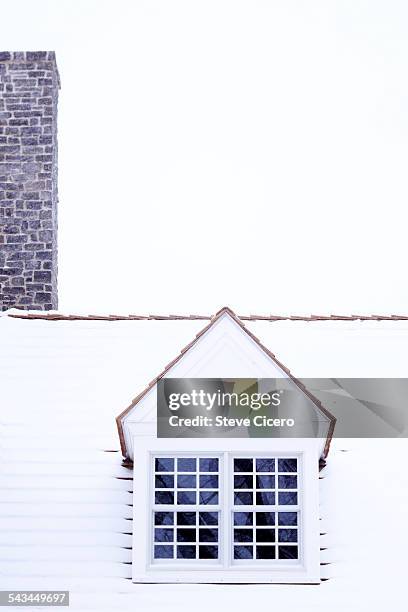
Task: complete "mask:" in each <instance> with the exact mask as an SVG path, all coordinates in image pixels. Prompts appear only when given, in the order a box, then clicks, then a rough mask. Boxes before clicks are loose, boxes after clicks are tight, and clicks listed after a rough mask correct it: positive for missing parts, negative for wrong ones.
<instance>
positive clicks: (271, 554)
mask: <svg viewBox="0 0 408 612" xmlns="http://www.w3.org/2000/svg"><path fill="white" fill-rule="evenodd" d="M256 558H257V559H275V547H274V546H257V547H256Z"/></svg>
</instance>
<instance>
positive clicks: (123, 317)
mask: <svg viewBox="0 0 408 612" xmlns="http://www.w3.org/2000/svg"><path fill="white" fill-rule="evenodd" d="M0 316H8V317H11V318H15V319H44V320H46V321H194V320H203V321H210V320H211V319H212V315H200V314H146V315H142V314H102V313H101V314H81V313H77V314H64V313H62V312H59V311H57V310H49V311H46V312H45V311H43V310H20V309H18V308H11V309H9V310H5V311H4V312H2V313H0ZM238 318H239V319H240V320H241V321H271V322H274V321H308V322H313V321H408V315H396V314H390V315H377V314H370V315H357V314H351V315H337V314H330V315H314V314H311V315H273V314H269V315H259V314H249V315H238Z"/></svg>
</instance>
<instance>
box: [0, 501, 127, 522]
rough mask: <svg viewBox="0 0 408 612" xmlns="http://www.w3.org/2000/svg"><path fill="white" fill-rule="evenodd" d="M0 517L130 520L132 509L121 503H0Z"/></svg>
mask: <svg viewBox="0 0 408 612" xmlns="http://www.w3.org/2000/svg"><path fill="white" fill-rule="evenodd" d="M0 516H4V517H9V516H15V517H18V516H21V517H35V516H38V517H48V516H49V517H54V516H55V517H78V518H82V517H101V518H110V517H112V518H114V517H121V518H131V516H132V508H131V506H130V505H127V504H121V503H101V504H90V503H83V504H81V503H76V504H72V503H66V502H61V503H60V504H58V503H45V502H42V503H38V502H30V503H28V504H21V503H2V504H1V505H0Z"/></svg>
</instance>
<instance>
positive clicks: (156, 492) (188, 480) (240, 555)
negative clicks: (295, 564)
mask: <svg viewBox="0 0 408 612" xmlns="http://www.w3.org/2000/svg"><path fill="white" fill-rule="evenodd" d="M221 477H222V481H223V482H222V483H221ZM153 479H154V489H153V514H152V517H153V520H152V536H153V544H152V553H153V559H154V560H155V561H156V562H166V561H170V560H184V561H191V560H195V562H200V561H204V560H206V562H208V561H212V562H213V563H221V562H222V563H224V565H225V564H227V565H228V564H229V563H232V564H235V563H237V564H242V563H251V564H252V563H256V562H257V561H259V562H261V564H262V563H263V564H264V563H265V562H266V561H271V562H275V561H278V562H279V561H282V560H286V562H288V560H297V559H299V557H300V555H299V545H300V538H299V516H300V514H299V513H300V506H299V503H300V500H299V495H300V493H299V459H298V458H297V457H272V456H236V455H232V456H231V454H229V453H221V454H220V455H219V456H207V455H206V456H171V455H166V456H156V457H154V458H153ZM222 488H224V495H222ZM222 526H225V529H226V532H224V533H222V532H221V529H222ZM221 542H223V543H224V546H223V547H221V544H220V543H221ZM221 548H222V549H223V550H222V551H221Z"/></svg>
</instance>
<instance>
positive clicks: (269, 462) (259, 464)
mask: <svg viewBox="0 0 408 612" xmlns="http://www.w3.org/2000/svg"><path fill="white" fill-rule="evenodd" d="M256 471H257V472H274V471H275V459H257V460H256Z"/></svg>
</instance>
